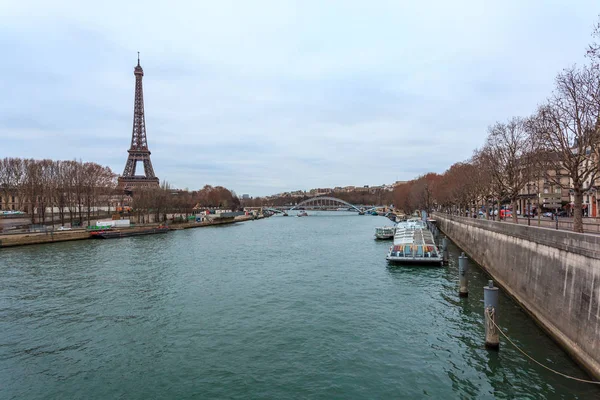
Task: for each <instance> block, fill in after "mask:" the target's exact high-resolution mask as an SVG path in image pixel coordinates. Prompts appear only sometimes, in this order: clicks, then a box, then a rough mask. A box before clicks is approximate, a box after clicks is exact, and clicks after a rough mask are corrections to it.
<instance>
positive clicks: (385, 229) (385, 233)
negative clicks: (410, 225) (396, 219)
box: [375, 226, 396, 240]
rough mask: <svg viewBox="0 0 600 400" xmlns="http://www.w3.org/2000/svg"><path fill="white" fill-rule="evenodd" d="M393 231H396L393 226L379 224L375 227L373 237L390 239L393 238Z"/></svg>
mask: <svg viewBox="0 0 600 400" xmlns="http://www.w3.org/2000/svg"><path fill="white" fill-rule="evenodd" d="M394 233H396V227H395V226H381V227H379V228H375V239H378V240H390V239H393V238H394Z"/></svg>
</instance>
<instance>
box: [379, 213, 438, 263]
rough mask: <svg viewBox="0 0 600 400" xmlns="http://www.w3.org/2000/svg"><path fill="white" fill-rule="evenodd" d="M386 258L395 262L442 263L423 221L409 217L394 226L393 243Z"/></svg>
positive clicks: (431, 235) (431, 234) (431, 236)
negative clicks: (409, 218)
mask: <svg viewBox="0 0 600 400" xmlns="http://www.w3.org/2000/svg"><path fill="white" fill-rule="evenodd" d="M386 260H388V261H389V262H390V263H397V264H409V265H414V264H433V265H435V264H437V265H442V261H443V257H442V254H441V253H440V251H439V250H438V248H437V246H436V244H435V240H434V238H433V233H431V231H429V230H428V229H427V227H426V226H425V224H424V223H423V221H420V220H412V219H411V220H408V221H405V222H401V223H399V224H398V226H397V227H396V233H395V234H394V244H393V245H392V246H391V247H390V250H389V252H388V255H387V257H386Z"/></svg>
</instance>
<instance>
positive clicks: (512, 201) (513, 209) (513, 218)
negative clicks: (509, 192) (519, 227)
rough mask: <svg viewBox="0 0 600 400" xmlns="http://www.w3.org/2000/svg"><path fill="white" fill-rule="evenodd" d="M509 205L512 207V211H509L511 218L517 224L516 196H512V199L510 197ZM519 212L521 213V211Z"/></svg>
mask: <svg viewBox="0 0 600 400" xmlns="http://www.w3.org/2000/svg"><path fill="white" fill-rule="evenodd" d="M510 206H511V208H512V212H511V214H512V220H513V222H514V223H515V224H518V223H519V216H518V215H517V198H516V197H513V198H512V199H510ZM521 214H523V212H521ZM505 215H506V214H505Z"/></svg>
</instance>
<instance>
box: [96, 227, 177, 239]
mask: <svg viewBox="0 0 600 400" xmlns="http://www.w3.org/2000/svg"><path fill="white" fill-rule="evenodd" d="M167 232H169V227H168V226H158V227H155V228H133V229H127V230H113V229H106V230H98V231H94V232H91V233H90V236H91V237H92V238H98V239H115V238H123V237H129V236H141V235H154V234H157V233H167Z"/></svg>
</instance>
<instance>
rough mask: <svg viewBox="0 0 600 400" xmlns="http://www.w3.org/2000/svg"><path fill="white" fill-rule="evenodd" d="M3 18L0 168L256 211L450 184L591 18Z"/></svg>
mask: <svg viewBox="0 0 600 400" xmlns="http://www.w3.org/2000/svg"><path fill="white" fill-rule="evenodd" d="M573 3H574V2H573V1H570V0H563V1H552V0H530V1H522V0H514V1H513V0H505V1H491V0H489V1H487V0H473V1H460V0H458V1H446V0H438V1H434V0H430V1H400V0H395V1H351V0H346V1H323V0H317V1H309V0H302V1H285V0H273V1H260V0H257V1H251V2H250V1H241V0H239V1H224V0H219V1H203V0H195V1H170V2H167V1H148V0H146V1H139V2H134V1H123V0H119V1H112V0H104V1H101V2H86V1H61V0H54V1H45V0H44V1H28V0H21V1H11V0H0V60H1V61H0V157H7V156H9V157H33V158H53V159H82V160H84V161H95V162H98V163H100V164H103V165H109V166H110V167H111V168H113V170H114V171H115V172H117V173H122V171H123V167H124V166H125V160H126V157H127V149H128V147H129V145H130V141H131V126H132V113H133V94H134V76H133V67H134V66H135V64H136V57H137V51H140V52H141V59H142V67H143V68H144V73H145V76H144V97H145V107H146V109H145V111H146V124H147V131H148V142H149V146H150V150H151V151H152V161H153V164H154V169H155V171H156V174H157V175H158V177H159V178H160V179H161V180H167V181H169V182H170V183H171V184H172V185H173V186H176V187H179V188H186V187H187V188H190V189H196V188H199V187H202V186H203V185H205V184H212V185H218V184H219V185H223V186H226V187H229V188H231V189H234V190H235V191H236V192H237V193H239V194H241V193H249V194H251V195H253V196H257V195H267V194H272V193H276V192H281V191H284V190H294V189H310V188H313V187H330V186H346V185H367V184H368V185H379V184H383V183H392V182H394V181H395V180H405V179H410V178H413V177H415V176H417V175H419V174H422V173H425V172H427V171H435V172H443V171H444V170H445V169H446V168H448V167H449V166H450V165H451V164H452V163H454V162H456V161H460V160H464V159H466V158H468V157H469V156H470V155H471V154H472V151H473V149H475V148H476V147H478V146H480V145H481V144H482V142H483V140H484V137H485V132H486V127H487V126H488V125H489V124H491V123H493V122H495V121H497V120H504V119H506V118H508V117H511V116H514V115H523V116H525V115H527V114H529V113H531V112H532V111H533V110H534V109H535V107H536V105H537V104H538V103H539V102H541V101H542V100H543V99H544V98H545V97H546V96H547V95H548V94H549V93H550V91H551V90H552V85H553V79H554V76H555V75H556V73H557V72H559V71H560V70H561V69H562V68H564V67H568V66H570V65H573V64H574V63H583V62H585V58H584V54H585V48H586V46H587V44H588V43H589V42H590V41H591V37H590V34H591V32H592V27H593V25H594V23H595V22H596V21H597V19H598V14H599V13H600V3H598V1H597V0H593V1H592V0H589V1H588V0H578V1H577V2H576V3H577V6H576V7H575V6H574V5H573Z"/></svg>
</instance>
